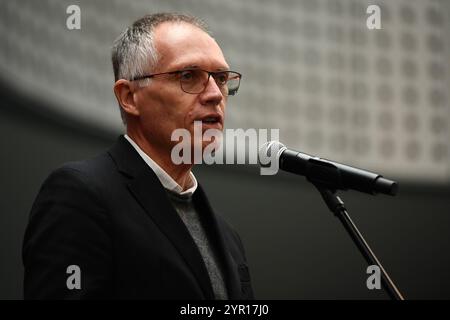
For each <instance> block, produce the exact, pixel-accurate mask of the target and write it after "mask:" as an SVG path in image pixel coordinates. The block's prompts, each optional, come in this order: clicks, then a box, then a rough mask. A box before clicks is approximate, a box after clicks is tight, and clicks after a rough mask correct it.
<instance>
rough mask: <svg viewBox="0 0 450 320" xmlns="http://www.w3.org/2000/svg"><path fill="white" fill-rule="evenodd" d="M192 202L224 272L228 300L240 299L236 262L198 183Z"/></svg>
mask: <svg viewBox="0 0 450 320" xmlns="http://www.w3.org/2000/svg"><path fill="white" fill-rule="evenodd" d="M194 202H195V204H196V206H197V208H198V209H199V211H200V212H201V214H202V218H203V219H204V223H205V226H206V228H205V229H206V232H207V235H208V238H209V240H210V242H211V243H212V245H213V246H214V248H215V249H216V252H217V253H218V256H219V260H220V261H219V262H220V265H221V266H222V272H223V273H224V277H225V283H226V286H227V289H228V298H229V299H230V300H238V299H241V280H240V278H239V274H238V272H237V270H238V268H237V265H236V262H235V261H234V259H233V257H232V256H231V253H230V250H229V249H228V247H227V244H226V241H225V239H224V237H223V234H224V233H223V230H222V228H221V224H220V223H219V222H218V221H217V218H216V216H215V214H214V211H213V209H212V207H211V205H210V203H209V201H208V198H207V197H206V195H205V193H204V191H203V188H202V187H201V186H200V184H199V185H198V187H197V190H196V191H195V193H194Z"/></svg>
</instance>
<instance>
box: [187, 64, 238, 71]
mask: <svg viewBox="0 0 450 320" xmlns="http://www.w3.org/2000/svg"><path fill="white" fill-rule="evenodd" d="M184 69H201V68H200V67H199V66H197V65H195V64H192V65H186V66H183V67H182V68H181V69H179V70H184ZM214 71H230V68H229V67H220V68H217V69H216V70H214Z"/></svg>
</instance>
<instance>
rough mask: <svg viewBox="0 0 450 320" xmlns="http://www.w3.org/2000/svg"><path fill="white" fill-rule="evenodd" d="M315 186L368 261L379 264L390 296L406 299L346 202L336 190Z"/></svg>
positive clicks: (382, 281) (315, 184) (382, 278)
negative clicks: (348, 210) (358, 226)
mask: <svg viewBox="0 0 450 320" xmlns="http://www.w3.org/2000/svg"><path fill="white" fill-rule="evenodd" d="M313 184H314V186H315V187H316V188H317V189H318V190H319V192H320V194H321V195H322V198H323V200H324V201H325V203H326V204H327V206H328V209H330V211H331V212H333V213H334V215H335V216H336V217H338V219H339V220H340V221H341V222H342V224H343V225H344V228H345V230H347V232H348V234H349V235H350V237H351V238H352V240H353V242H354V243H355V244H356V246H357V247H358V249H359V251H360V252H361V254H362V255H363V256H364V258H365V259H366V261H367V263H368V264H369V265H377V266H378V267H379V268H380V271H381V283H382V285H383V287H384V289H385V290H386V292H387V293H388V295H389V297H390V298H391V299H392V300H405V299H404V298H403V295H402V294H401V293H400V291H399V290H398V288H397V286H396V285H395V284H394V282H393V281H392V280H391V278H390V277H389V275H388V273H387V272H386V270H384V268H383V266H382V265H381V262H380V261H379V260H378V258H377V257H376V256H375V253H374V252H373V251H372V249H371V248H370V247H369V245H368V244H367V242H366V240H365V239H364V237H363V235H362V234H361V232H360V231H359V230H358V228H357V227H356V225H355V223H354V222H353V221H352V219H351V218H350V216H349V215H348V212H347V209H346V208H345V205H344V202H343V201H342V200H341V198H339V197H338V196H337V195H336V191H332V190H330V189H329V188H327V187H325V186H323V185H320V184H317V183H313Z"/></svg>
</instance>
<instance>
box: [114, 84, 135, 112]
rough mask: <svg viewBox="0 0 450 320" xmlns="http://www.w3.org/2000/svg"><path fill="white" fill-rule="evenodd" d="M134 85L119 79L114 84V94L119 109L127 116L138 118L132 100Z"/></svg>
mask: <svg viewBox="0 0 450 320" xmlns="http://www.w3.org/2000/svg"><path fill="white" fill-rule="evenodd" d="M133 86H134V84H133V83H131V82H130V81H128V80H125V79H119V80H117V81H116V83H115V84H114V94H115V95H116V98H117V101H118V102H119V104H120V107H121V108H122V109H123V110H124V111H125V112H126V113H128V114H131V115H134V116H138V115H139V108H137V106H136V102H135V99H134V94H133V93H134V91H133V89H134V88H133Z"/></svg>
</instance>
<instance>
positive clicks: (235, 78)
mask: <svg viewBox="0 0 450 320" xmlns="http://www.w3.org/2000/svg"><path fill="white" fill-rule="evenodd" d="M159 75H175V76H176V77H177V78H178V79H179V80H180V86H181V90H183V91H184V92H186V93H190V94H199V93H202V92H203V91H204V90H205V89H206V86H207V85H208V82H209V77H211V76H212V77H213V79H214V81H215V82H216V84H217V86H218V87H219V89H220V91H221V92H222V94H223V95H224V96H233V95H235V94H236V92H237V91H238V89H239V84H240V82H241V78H242V75H241V74H240V73H239V72H235V71H229V70H226V71H206V70H202V69H184V70H177V71H170V72H162V73H154V74H149V75H144V76H138V77H134V78H133V79H131V80H130V81H136V80H142V79H147V78H153V77H155V76H159Z"/></svg>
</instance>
